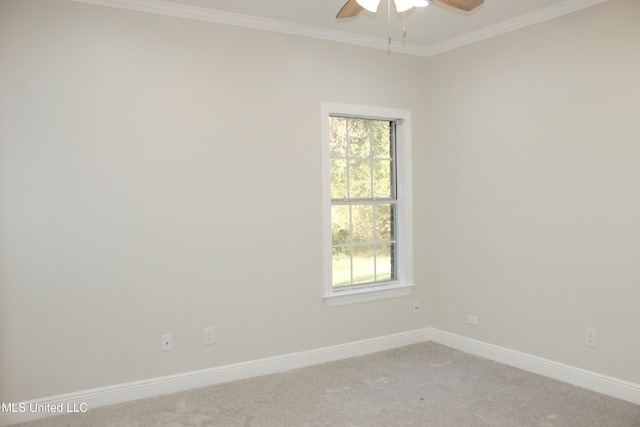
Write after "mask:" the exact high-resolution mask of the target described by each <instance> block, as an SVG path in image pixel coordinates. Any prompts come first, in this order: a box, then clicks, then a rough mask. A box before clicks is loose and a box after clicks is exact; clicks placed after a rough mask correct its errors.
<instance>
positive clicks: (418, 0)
mask: <svg viewBox="0 0 640 427" xmlns="http://www.w3.org/2000/svg"><path fill="white" fill-rule="evenodd" d="M413 5H414V6H415V7H427V6H429V1H428V0H414V1H413Z"/></svg>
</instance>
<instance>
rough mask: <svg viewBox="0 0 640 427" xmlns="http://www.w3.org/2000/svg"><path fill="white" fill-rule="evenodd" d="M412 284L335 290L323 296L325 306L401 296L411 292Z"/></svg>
mask: <svg viewBox="0 0 640 427" xmlns="http://www.w3.org/2000/svg"><path fill="white" fill-rule="evenodd" d="M414 286H415V285H413V284H391V285H386V286H376V287H373V288H362V289H353V290H344V291H337V292H334V293H333V294H331V295H327V296H325V297H324V301H325V302H326V304H327V307H334V306H337V305H346V304H356V303H359V302H366V301H375V300H379V299H387V298H395V297H402V296H407V295H410V294H411V290H412V289H413V287H414Z"/></svg>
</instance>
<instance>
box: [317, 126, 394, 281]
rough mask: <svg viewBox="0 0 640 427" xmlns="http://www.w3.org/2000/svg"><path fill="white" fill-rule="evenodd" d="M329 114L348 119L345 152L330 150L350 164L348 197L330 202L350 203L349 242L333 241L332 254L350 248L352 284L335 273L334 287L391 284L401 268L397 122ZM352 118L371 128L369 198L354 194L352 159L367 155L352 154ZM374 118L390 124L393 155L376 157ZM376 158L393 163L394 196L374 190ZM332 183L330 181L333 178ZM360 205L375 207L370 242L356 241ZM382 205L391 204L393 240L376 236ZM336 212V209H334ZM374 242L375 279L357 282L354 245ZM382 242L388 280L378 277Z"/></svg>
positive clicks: (390, 143)
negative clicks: (341, 282)
mask: <svg viewBox="0 0 640 427" xmlns="http://www.w3.org/2000/svg"><path fill="white" fill-rule="evenodd" d="M330 118H340V119H344V120H345V123H344V129H345V131H344V132H345V146H344V153H345V156H335V155H334V154H333V153H332V152H331V150H330V154H329V157H330V159H332V160H344V162H345V165H346V168H347V173H346V186H347V197H346V198H331V205H332V206H334V205H347V206H349V207H350V208H349V243H347V244H333V241H332V245H331V248H332V258H333V257H334V256H335V254H334V251H333V249H337V248H349V284H347V285H336V284H335V277H334V278H333V279H332V283H331V284H332V287H333V288H334V289H335V288H340V289H344V288H349V289H353V288H361V287H370V286H371V285H384V284H388V283H393V282H397V281H398V271H397V251H398V242H397V239H396V233H397V217H398V213H397V177H396V171H397V169H396V162H397V159H396V131H395V130H396V123H395V121H393V120H382V119H369V118H363V117H352V116H341V115H330ZM351 119H357V120H366V123H367V129H368V134H367V136H368V138H367V139H368V152H369V156H368V157H367V158H368V161H369V171H370V183H369V194H370V196H371V197H369V198H363V197H358V198H351V197H350V196H351V194H350V193H351V170H350V168H351V162H350V160H353V159H357V160H362V159H364V158H363V157H354V156H351V155H350V153H351V147H350V144H351V137H350V132H349V129H350V126H349V120H351ZM373 121H381V122H385V123H388V124H389V155H390V157H374V151H375V150H374V145H373V144H374V142H373V138H374V134H373V130H372V122H373ZM330 127H331V132H333V131H334V129H333V125H332V124H331V121H330ZM375 161H388V162H389V167H390V171H389V181H390V182H389V186H390V188H389V193H390V196H391V197H375V196H376V192H375V183H374V179H375V173H374V162H375ZM329 179H330V181H331V176H330V177H329ZM330 185H331V182H330ZM357 205H371V206H372V210H373V214H372V215H373V219H372V234H373V239H372V241H371V242H358V243H354V237H353V228H354V227H353V206H357ZM380 205H389V208H390V216H391V219H390V228H391V229H390V235H391V236H392V238H391V239H390V240H378V239H377V228H376V226H377V217H378V215H377V209H375V207H376V206H380ZM332 215H333V213H332ZM331 225H332V226H331V232H332V234H333V231H334V230H333V220H332V221H331ZM369 245H371V246H373V268H374V275H373V278H374V280H373V281H371V282H365V283H357V284H354V265H353V264H354V248H357V247H364V246H369ZM381 245H389V247H390V254H389V257H390V259H389V263H390V267H389V268H390V276H391V278H390V279H385V280H378V253H377V252H378V248H379V246H381ZM333 270H334V264H333V262H332V277H333V276H334V271H333Z"/></svg>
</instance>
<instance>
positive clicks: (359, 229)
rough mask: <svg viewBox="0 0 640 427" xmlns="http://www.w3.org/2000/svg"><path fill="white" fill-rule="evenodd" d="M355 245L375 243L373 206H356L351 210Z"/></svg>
mask: <svg viewBox="0 0 640 427" xmlns="http://www.w3.org/2000/svg"><path fill="white" fill-rule="evenodd" d="M351 215H352V216H351V221H352V223H351V224H352V227H353V230H352V231H353V242H354V243H373V205H354V206H353V208H352V210H351Z"/></svg>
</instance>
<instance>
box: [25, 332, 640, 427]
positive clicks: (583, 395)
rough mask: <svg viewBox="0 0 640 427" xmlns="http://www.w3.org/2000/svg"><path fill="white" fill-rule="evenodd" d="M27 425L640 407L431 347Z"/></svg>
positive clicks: (475, 415)
mask: <svg viewBox="0 0 640 427" xmlns="http://www.w3.org/2000/svg"><path fill="white" fill-rule="evenodd" d="M21 426H25V427H26V426H29V427H36V426H52V427H53V426H64V427H73V426H82V427H85V426H92V427H97V426H118V427H126V426H136V427H143V426H172V427H174V426H175V427H177V426H225V427H231V426H455V427H458V426H459V427H475V426H477V427H483V426H510V427H511V426H514V427H515V426H519V427H524V426H540V427H558V426H566V427H592V426H593V427H631V426H636V427H640V406H638V405H634V404H632V403H628V402H624V401H621V400H617V399H614V398H611V397H607V396H604V395H601V394H598V393H594V392H590V391H588V390H584V389H581V388H578V387H574V386H571V385H569V384H565V383H562V382H559V381H555V380H551V379H548V378H545V377H542V376H539V375H535V374H531V373H528V372H525V371H521V370H519V369H516V368H511V367H508V366H505V365H501V364H499V363H495V362H492V361H489V360H486V359H482V358H479V357H476V356H472V355H469V354H466V353H463V352H460V351H457V350H453V349H451V348H448V347H444V346H441V345H438V344H434V343H430V342H428V343H421V344H415V345H411V346H407V347H403V348H398V349H394V350H389V351H384V352H380V353H376V354H372V355H367V356H362V357H357V358H352V359H346V360H341V361H337V362H332V363H326V364H322V365H317V366H312V367H308V368H304V369H297V370H293V371H289V372H284V373H280V374H274V375H268V376H263V377H257V378H251V379H247V380H242V381H236V382H231V383H226V384H219V385H215V386H211V387H206V388H201V389H197V390H191V391H187V392H182V393H176V394H172V395H167V396H161V397H157V398H153V399H145V400H140V401H135V402H128V403H124V404H119V405H114V406H109V407H103V408H95V409H91V410H89V411H88V412H86V413H84V414H68V415H61V416H57V417H51V418H47V419H42V420H38V421H34V422H30V423H24V424H21Z"/></svg>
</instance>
